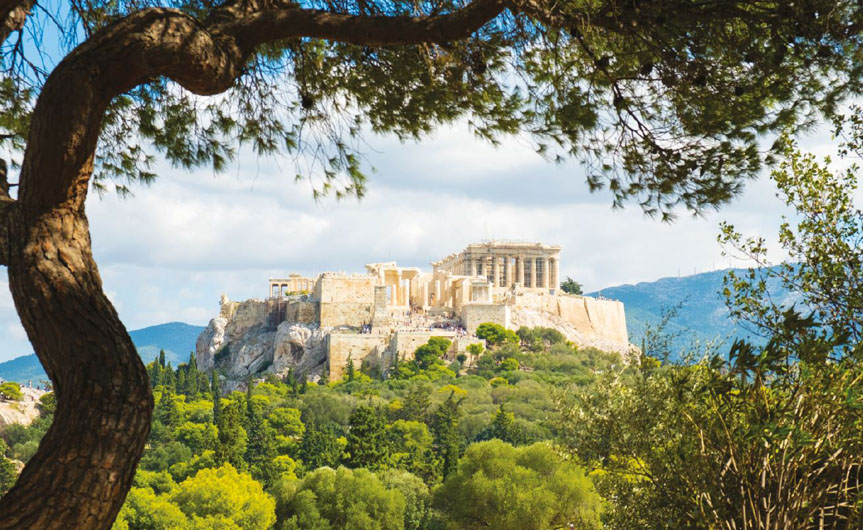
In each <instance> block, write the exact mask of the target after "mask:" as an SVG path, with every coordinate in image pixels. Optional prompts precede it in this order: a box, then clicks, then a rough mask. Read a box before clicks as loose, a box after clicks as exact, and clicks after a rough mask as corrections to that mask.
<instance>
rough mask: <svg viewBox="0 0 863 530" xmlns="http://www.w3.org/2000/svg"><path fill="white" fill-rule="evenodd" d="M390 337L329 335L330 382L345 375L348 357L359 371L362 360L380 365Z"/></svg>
mask: <svg viewBox="0 0 863 530" xmlns="http://www.w3.org/2000/svg"><path fill="white" fill-rule="evenodd" d="M389 345H390V335H385V334H372V335H358V334H354V333H330V335H329V339H328V350H329V354H328V358H329V370H330V381H338V380H340V379H342V378H343V377H344V375H345V370H346V369H347V366H348V357H350V359H351V361H353V363H354V368H356V369H359V368H360V366H361V365H362V362H363V360H365V359H368V360H370V361H372V362H376V363H380V362H382V360H383V359H384V357H385V355H386V353H385V352H386V351H387V350H388V349H389Z"/></svg>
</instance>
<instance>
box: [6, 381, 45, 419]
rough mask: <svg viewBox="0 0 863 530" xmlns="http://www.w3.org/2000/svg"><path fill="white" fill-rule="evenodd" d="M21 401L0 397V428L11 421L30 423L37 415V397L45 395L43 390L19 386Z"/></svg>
mask: <svg viewBox="0 0 863 530" xmlns="http://www.w3.org/2000/svg"><path fill="white" fill-rule="evenodd" d="M21 393H22V394H23V397H22V398H21V401H7V400H5V399H2V398H0V428H2V427H3V426H6V425H12V424H13V423H20V424H21V425H30V424H31V423H32V422H33V420H35V419H36V418H38V417H39V398H41V397H42V396H43V395H45V391H44V390H38V389H36V388H30V387H21Z"/></svg>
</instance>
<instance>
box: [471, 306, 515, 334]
mask: <svg viewBox="0 0 863 530" xmlns="http://www.w3.org/2000/svg"><path fill="white" fill-rule="evenodd" d="M461 321H462V324H464V327H465V329H467V330H468V332H469V333H473V332H475V331H476V328H477V326H479V325H480V324H482V323H483V322H494V323H495V324H500V325H501V326H503V327H505V328H509V327H510V311H509V306H506V305H503V304H468V305H466V306H464V307H462V308H461Z"/></svg>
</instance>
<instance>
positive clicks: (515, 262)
mask: <svg viewBox="0 0 863 530" xmlns="http://www.w3.org/2000/svg"><path fill="white" fill-rule="evenodd" d="M432 266H433V267H434V272H435V273H437V272H438V271H443V272H448V273H450V274H452V275H461V276H471V277H475V276H484V277H485V278H487V279H488V281H489V282H490V283H491V285H492V287H493V288H494V290H495V291H494V294H498V293H499V291H501V290H508V289H511V288H513V287H521V288H523V289H534V290H536V289H552V290H554V289H557V288H558V285H559V278H558V276H559V273H560V246H558V245H543V244H542V243H526V242H520V241H488V242H484V243H474V244H471V245H468V246H467V248H465V249H464V250H462V251H461V252H459V253H457V254H450V255H449V256H447V257H445V258H444V259H442V260H440V261H435V262H432Z"/></svg>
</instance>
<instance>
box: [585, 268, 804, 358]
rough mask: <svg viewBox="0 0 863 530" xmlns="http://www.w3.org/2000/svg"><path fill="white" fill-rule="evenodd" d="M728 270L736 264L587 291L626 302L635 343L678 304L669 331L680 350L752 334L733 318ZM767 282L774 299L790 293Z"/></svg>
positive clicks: (779, 299)
mask: <svg viewBox="0 0 863 530" xmlns="http://www.w3.org/2000/svg"><path fill="white" fill-rule="evenodd" d="M729 270H732V269H726V270H721V271H713V272H705V273H701V274H694V275H692V276H682V277H677V278H661V279H659V280H656V281H653V282H642V283H637V284H635V285H620V286H617V287H608V288H606V289H602V290H601V291H597V292H593V293H588V296H604V297H606V298H611V299H613V300H620V301H621V302H623V304H624V308H625V310H626V327H627V329H628V331H629V341H630V342H632V343H633V344H635V345H640V344H641V340H642V338H643V337H644V334H645V330H646V329H647V327H648V326H652V327H654V328H655V327H656V326H658V325H659V324H660V322H661V321H662V315H663V311H668V310H673V309H675V308H677V313H676V315H675V316H674V317H673V318H671V319H670V320H669V322H668V325H667V327H666V329H665V331H666V332H667V333H669V334H671V335H675V336H676V339H675V340H674V342H673V347H674V350H675V351H674V352H673V353H675V354H677V355H680V354H681V353H683V352H684V351H686V350H687V349H688V348H690V347H691V345H692V344H693V342H694V341H699V342H701V343H705V342H708V341H713V340H716V339H719V340H722V341H724V343H725V344H726V346H727V345H730V344H731V341H732V340H733V339H734V338H735V337H739V338H746V337H749V336H750V334H749V333H748V332H747V331H746V330H745V329H743V328H742V327H740V326H738V325H736V324H735V323H734V322H733V321H732V320H731V318H730V317H729V314H728V308H727V307H726V306H725V300H724V299H723V297H722V295H721V290H722V278H723V277H724V276H725V275H726V274H727V273H728V271H729ZM737 270H739V271H740V272H741V273H743V272H745V271H744V270H742V269H737ZM767 288H768V290H769V291H770V293H771V296H772V297H773V299H774V300H776V301H778V302H780V303H784V302H787V301H788V300H790V299H791V298H792V295H791V294H790V293H789V292H788V291H787V290H785V289H784V288H782V286H781V285H779V283H778V282H777V281H773V280H771V281H769V282H768V285H767Z"/></svg>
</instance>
